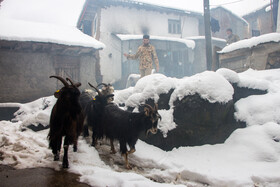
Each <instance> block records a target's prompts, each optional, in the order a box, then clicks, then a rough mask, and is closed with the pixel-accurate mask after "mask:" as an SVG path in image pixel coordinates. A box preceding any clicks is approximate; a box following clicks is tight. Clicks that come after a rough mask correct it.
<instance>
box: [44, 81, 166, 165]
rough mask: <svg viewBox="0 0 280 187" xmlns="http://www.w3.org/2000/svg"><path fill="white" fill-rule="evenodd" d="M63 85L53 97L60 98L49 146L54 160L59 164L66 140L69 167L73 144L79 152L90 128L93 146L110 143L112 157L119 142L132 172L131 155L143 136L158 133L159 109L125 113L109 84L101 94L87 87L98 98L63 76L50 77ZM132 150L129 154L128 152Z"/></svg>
mask: <svg viewBox="0 0 280 187" xmlns="http://www.w3.org/2000/svg"><path fill="white" fill-rule="evenodd" d="M50 78H56V79H58V80H59V81H61V82H62V83H63V85H64V86H63V87H62V88H61V89H59V90H58V91H56V92H55V93H54V96H55V97H56V98H57V101H56V104H55V105H54V106H53V109H52V112H51V116H50V131H49V134H48V140H49V146H50V148H51V149H52V153H53V154H54V160H55V161H57V160H59V153H60V149H61V144H62V139H63V137H64V143H63V148H64V156H63V162H62V166H63V168H68V167H69V162H68V148H69V145H71V144H73V151H74V152H76V151H77V141H78V137H79V135H80V134H81V133H82V132H83V135H84V136H85V137H86V136H89V131H88V129H89V127H90V129H91V130H92V145H93V146H95V145H96V142H97V140H99V139H103V138H107V139H109V140H110V145H111V153H116V151H115V148H114V144H113V142H114V140H118V141H119V145H120V152H121V154H122V156H123V157H124V160H125V167H126V168H127V169H131V166H130V165H129V162H128V154H131V153H134V152H135V144H136V142H137V140H138V138H139V136H140V133H141V132H143V131H145V132H146V133H149V132H151V133H152V134H155V133H157V125H158V120H159V119H161V116H160V115H159V113H158V108H157V105H156V104H155V105H154V106H153V107H152V106H150V105H147V104H144V105H143V108H144V110H143V111H142V112H138V113H134V112H129V111H125V110H123V109H121V108H119V106H118V105H117V104H115V103H113V97H114V94H113V92H114V88H113V87H112V86H111V85H110V84H109V85H107V84H104V83H102V84H100V85H103V88H102V89H101V90H99V89H98V86H100V85H98V86H97V87H94V86H93V85H91V84H90V83H88V84H89V85H90V86H91V87H92V88H93V89H94V90H95V91H96V92H97V93H96V95H95V96H92V95H91V94H89V93H87V92H83V93H81V92H80V91H79V89H78V87H79V86H81V83H79V82H77V83H75V82H73V81H72V80H71V79H69V78H66V80H65V79H64V78H62V77H60V76H50ZM127 146H129V148H130V150H128V149H127Z"/></svg>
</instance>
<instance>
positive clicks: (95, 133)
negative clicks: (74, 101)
mask: <svg viewBox="0 0 280 187" xmlns="http://www.w3.org/2000/svg"><path fill="white" fill-rule="evenodd" d="M88 84H89V85H90V86H91V87H92V88H93V89H95V90H96V92H97V93H98V95H97V96H95V97H94V98H91V99H90V101H88V103H87V104H86V106H84V110H83V111H84V114H85V116H86V121H85V122H86V124H85V125H84V136H88V135H89V133H88V126H90V127H91V128H92V146H95V144H96V141H97V139H101V138H102V137H103V131H102V125H101V120H102V116H103V112H104V107H105V106H106V105H107V104H108V102H111V100H112V98H113V97H114V94H111V92H105V93H104V92H102V91H99V90H98V89H97V88H96V87H94V86H93V85H91V84H90V83H88ZM102 84H103V83H102ZM85 98H86V96H84V99H85Z"/></svg>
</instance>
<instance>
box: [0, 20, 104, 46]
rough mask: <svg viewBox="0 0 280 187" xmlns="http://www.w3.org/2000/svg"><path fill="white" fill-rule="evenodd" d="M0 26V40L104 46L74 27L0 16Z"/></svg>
mask: <svg viewBox="0 0 280 187" xmlns="http://www.w3.org/2000/svg"><path fill="white" fill-rule="evenodd" d="M0 28H1V29H0V40H9V41H33V42H44V43H56V44H62V45H68V46H82V47H91V48H95V49H102V48H104V47H105V45H104V44H103V43H101V42H99V41H97V40H95V39H94V38H93V37H90V36H88V35H86V34H84V33H82V32H81V31H80V30H78V29H77V28H76V27H70V26H62V25H54V24H47V23H36V22H28V21H21V20H13V19H6V18H0ZM19 28H20V29H19Z"/></svg>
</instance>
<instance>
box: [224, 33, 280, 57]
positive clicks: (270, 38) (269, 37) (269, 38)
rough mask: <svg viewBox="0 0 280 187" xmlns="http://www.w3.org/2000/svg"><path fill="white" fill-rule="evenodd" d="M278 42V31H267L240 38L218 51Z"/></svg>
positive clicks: (229, 50) (279, 38) (230, 50)
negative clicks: (255, 35) (247, 37)
mask: <svg viewBox="0 0 280 187" xmlns="http://www.w3.org/2000/svg"><path fill="white" fill-rule="evenodd" d="M268 42H280V33H269V34H264V35H261V36H258V37H252V38H250V39H245V40H240V41H238V42H235V43H232V44H230V45H228V46H226V47H224V48H223V49H222V50H221V51H220V52H219V53H228V52H232V51H235V50H238V49H243V48H252V47H254V46H257V45H259V44H262V43H268Z"/></svg>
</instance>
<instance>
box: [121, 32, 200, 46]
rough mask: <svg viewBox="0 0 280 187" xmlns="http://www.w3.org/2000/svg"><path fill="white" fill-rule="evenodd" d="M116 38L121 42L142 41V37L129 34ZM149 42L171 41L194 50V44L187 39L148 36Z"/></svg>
mask: <svg viewBox="0 0 280 187" xmlns="http://www.w3.org/2000/svg"><path fill="white" fill-rule="evenodd" d="M116 36H117V37H118V38H119V39H120V40H122V41H126V40H142V39H143V35H131V34H116ZM150 39H151V40H162V41H172V42H179V43H183V44H185V45H186V46H187V47H189V48H191V49H194V48H195V42H194V41H193V40H189V39H182V38H174V37H166V36H150Z"/></svg>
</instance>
